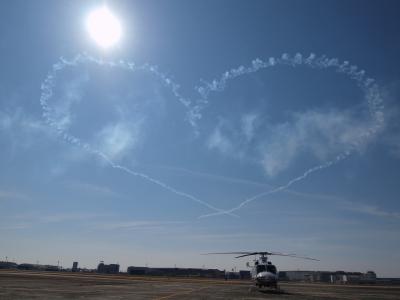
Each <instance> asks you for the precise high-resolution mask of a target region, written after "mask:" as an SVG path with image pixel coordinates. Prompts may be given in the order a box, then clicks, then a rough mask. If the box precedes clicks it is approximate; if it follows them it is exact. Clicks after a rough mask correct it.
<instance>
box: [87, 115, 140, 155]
mask: <svg viewBox="0 0 400 300" xmlns="http://www.w3.org/2000/svg"><path fill="white" fill-rule="evenodd" d="M142 123H143V122H142V121H141V120H139V121H137V122H135V123H133V122H127V121H118V122H116V123H113V124H109V125H107V126H105V127H103V129H102V130H101V131H100V132H98V133H97V134H96V137H95V141H94V145H95V147H96V149H99V150H100V151H101V152H103V153H105V154H106V155H107V156H108V157H109V158H110V159H112V160H115V159H120V158H122V157H123V156H124V155H126V154H128V153H130V152H131V151H132V150H133V149H134V148H135V147H136V146H137V145H138V143H139V141H140V136H141V134H140V132H141V125H142Z"/></svg>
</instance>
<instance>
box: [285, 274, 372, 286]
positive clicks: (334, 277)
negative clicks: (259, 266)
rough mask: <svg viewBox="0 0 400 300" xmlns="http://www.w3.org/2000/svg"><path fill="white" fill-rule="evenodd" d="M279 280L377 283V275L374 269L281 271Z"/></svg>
mask: <svg viewBox="0 0 400 300" xmlns="http://www.w3.org/2000/svg"><path fill="white" fill-rule="evenodd" d="M279 280H281V281H303V282H328V283H339V284H346V283H357V284H362V283H376V281H377V277H376V274H375V272H374V271H368V272H366V273H361V272H345V271H335V272H330V271H280V272H279Z"/></svg>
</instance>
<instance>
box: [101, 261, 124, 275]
mask: <svg viewBox="0 0 400 300" xmlns="http://www.w3.org/2000/svg"><path fill="white" fill-rule="evenodd" d="M97 273H104V274H118V273H119V264H109V265H106V264H104V262H103V261H101V262H100V263H99V265H98V266H97Z"/></svg>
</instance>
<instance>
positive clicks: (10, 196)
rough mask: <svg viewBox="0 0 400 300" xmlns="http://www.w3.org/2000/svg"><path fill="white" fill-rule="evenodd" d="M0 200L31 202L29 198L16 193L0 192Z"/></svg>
mask: <svg viewBox="0 0 400 300" xmlns="http://www.w3.org/2000/svg"><path fill="white" fill-rule="evenodd" d="M0 200H24V201H25V200H31V197H30V196H28V195H25V194H23V193H20V192H16V191H9V190H0Z"/></svg>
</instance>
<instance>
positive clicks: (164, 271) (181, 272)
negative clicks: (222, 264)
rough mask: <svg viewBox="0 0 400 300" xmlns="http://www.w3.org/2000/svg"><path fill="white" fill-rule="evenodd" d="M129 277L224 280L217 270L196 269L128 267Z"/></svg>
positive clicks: (223, 274) (220, 272) (222, 272)
mask: <svg viewBox="0 0 400 300" xmlns="http://www.w3.org/2000/svg"><path fill="white" fill-rule="evenodd" d="M127 272H128V274H130V275H149V276H171V277H175V276H176V277H206V278H224V276H225V272H224V271H220V270H218V269H198V268H148V267H134V266H130V267H128V269H127Z"/></svg>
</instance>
